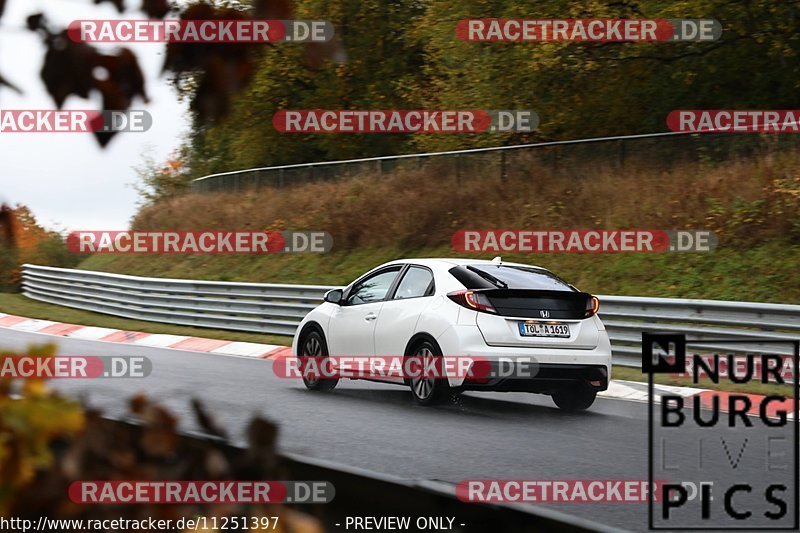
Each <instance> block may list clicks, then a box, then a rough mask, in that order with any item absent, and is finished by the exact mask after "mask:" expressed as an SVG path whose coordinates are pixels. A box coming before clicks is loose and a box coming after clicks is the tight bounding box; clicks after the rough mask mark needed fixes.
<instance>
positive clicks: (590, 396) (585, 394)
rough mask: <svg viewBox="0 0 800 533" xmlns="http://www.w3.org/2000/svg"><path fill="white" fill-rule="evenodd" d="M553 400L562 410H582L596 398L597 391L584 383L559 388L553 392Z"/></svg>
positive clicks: (589, 405)
mask: <svg viewBox="0 0 800 533" xmlns="http://www.w3.org/2000/svg"><path fill="white" fill-rule="evenodd" d="M552 396H553V402H554V403H555V404H556V405H557V406H558V408H559V409H562V410H564V411H583V410H585V409H588V408H589V407H591V406H592V404H593V403H594V400H595V398H597V391H595V390H592V389H590V388H589V387H587V386H586V385H581V386H580V387H574V388H569V389H564V390H560V391H558V392H554V393H553V395H552Z"/></svg>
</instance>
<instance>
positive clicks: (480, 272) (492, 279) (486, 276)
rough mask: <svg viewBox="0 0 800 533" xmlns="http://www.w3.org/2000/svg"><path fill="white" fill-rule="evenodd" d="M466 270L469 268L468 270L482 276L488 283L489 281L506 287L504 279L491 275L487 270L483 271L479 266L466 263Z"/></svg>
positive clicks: (502, 287) (497, 285)
mask: <svg viewBox="0 0 800 533" xmlns="http://www.w3.org/2000/svg"><path fill="white" fill-rule="evenodd" d="M467 270H469V271H470V272H474V273H476V274H477V275H479V276H480V277H482V278H483V279H485V280H486V281H488V282H489V283H491V284H492V285H494V286H495V287H500V288H501V289H507V288H508V283H506V282H505V281H503V280H501V279H497V278H496V277H494V276H492V275H491V274H489V273H488V272H484V271H483V270H481V269H480V268H475V267H474V266H472V265H467Z"/></svg>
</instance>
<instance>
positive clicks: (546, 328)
mask: <svg viewBox="0 0 800 533" xmlns="http://www.w3.org/2000/svg"><path fill="white" fill-rule="evenodd" d="M519 334H520V335H522V336H523V337H569V324H559V323H555V324H554V323H544V322H520V324H519Z"/></svg>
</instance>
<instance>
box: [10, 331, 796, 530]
mask: <svg viewBox="0 0 800 533" xmlns="http://www.w3.org/2000/svg"><path fill="white" fill-rule="evenodd" d="M42 342H55V343H56V344H57V345H58V346H59V353H60V354H63V355H96V356H101V355H106V356H109V355H139V356H145V357H148V358H150V359H151V361H152V363H153V373H152V374H151V375H150V376H149V377H147V378H142V379H94V380H53V381H52V382H51V383H53V384H54V386H55V387H56V388H58V389H59V390H61V391H63V392H65V393H67V394H69V395H74V396H80V397H82V398H84V399H86V400H87V401H88V403H90V404H91V405H92V406H95V407H99V408H101V409H103V411H104V412H105V413H107V414H109V415H117V416H119V415H123V414H125V413H126V412H127V399H128V398H129V397H130V396H132V395H134V394H136V393H139V392H144V393H146V394H147V395H148V396H149V397H150V398H151V399H155V400H158V401H159V402H161V403H162V404H163V405H166V406H167V407H169V408H170V409H171V410H172V411H173V412H174V413H176V414H178V415H179V416H180V419H181V424H182V428H183V429H187V430H196V429H198V427H197V426H196V425H195V422H194V419H193V414H192V412H191V410H190V406H189V401H190V399H191V398H193V397H197V398H200V399H201V400H202V401H203V402H204V403H205V404H206V406H207V407H208V409H209V410H210V411H211V412H212V413H214V414H215V415H216V416H217V417H218V419H219V421H220V422H221V423H222V424H223V425H224V426H225V427H226V428H227V429H228V431H229V433H230V434H231V435H233V436H234V437H237V436H240V435H242V434H243V431H244V427H245V426H246V424H247V423H248V421H249V420H250V418H251V417H252V416H254V415H260V416H263V417H266V418H268V419H271V420H273V421H275V422H276V423H278V424H279V426H280V438H279V446H280V448H281V450H282V451H285V452H292V453H295V454H300V455H304V456H309V457H315V458H320V459H325V460H328V461H335V462H338V463H343V464H346V465H351V466H355V467H359V468H363V469H367V470H371V471H375V472H381V473H384V474H389V475H393V476H396V477H399V478H404V479H431V480H440V481H444V482H448V483H457V482H459V481H461V480H465V479H535V480H561V479H632V480H646V479H647V475H648V473H647V472H648V471H647V464H648V438H647V404H645V403H639V402H631V401H622V400H612V399H602V398H598V400H597V401H596V403H595V404H594V406H593V407H592V408H591V409H590V410H589V411H587V412H583V413H577V414H569V413H565V412H562V411H560V410H558V409H557V408H556V407H555V406H554V405H553V403H552V402H551V400H550V398H549V397H546V396H540V395H533V394H522V393H468V394H464V395H462V396H461V397H460V399H459V400H458V401H457V402H454V403H451V404H448V405H445V406H441V407H434V408H426V407H421V406H417V405H415V404H414V403H413V401H412V399H411V396H410V393H409V391H408V390H407V389H406V388H404V387H399V386H393V385H388V384H381V383H374V382H367V381H346V380H345V381H340V383H339V386H338V387H337V388H336V390H335V391H333V392H332V393H323V394H321V393H315V392H311V391H307V390H306V389H305V388H304V387H303V384H302V383H301V382H299V381H295V380H289V379H282V378H278V377H276V376H275V375H274V373H273V371H272V363H271V362H269V361H265V360H260V359H250V358H244V357H230V356H220V355H214V354H207V353H199V352H189V351H181V350H172V349H161V348H151V347H143V346H130V345H125V344H114V343H107V342H98V341H87V340H80V339H70V338H64V337H53V336H49V335H42V334H36V333H28V332H21V331H14V330H10V329H6V328H0V346H2V347H3V349H9V348H10V349H13V350H16V351H18V352H19V353H24V351H25V349H26V347H27V346H29V345H31V344H34V343H42ZM789 427H791V426H789ZM682 431H686V432H687V433H686V435H687V439H686V442H694V440H696V439H693V435H691V434H690V433H689V432H690V431H691V430H689V429H682ZM736 431H738V433H736V434H735V435H737V436H744V435H745V433H744V432H745V431H750V433H748V435H750V436H753V437H755V436H756V435H755V434H754V433H753V431H761V430H759V429H754V430H746V429H741V428H740V429H738V430H736ZM787 434H788V435H790V434H789V433H787ZM717 440H718V439H717ZM740 440H741V439H740ZM709 446H716V449H717V452H719V450H721V448H720V447H719V444H718V443H717V444H714V443H711V444H710V445H709ZM730 446H731V450H730V453H731V454H737V453H738V450H739V446H740V443H739V442H737V443H731V444H730ZM766 453H767V450H766V444H765V443H764V441H763V440H761V439H758V438H751V439H750V442H749V443H748V448H747V449H746V453H745V454H743V455H742V460H741V461H740V462H739V463H738V465H737V468H735V469H734V468H732V467H731V466H730V465H729V462H730V461H729V459H727V458H726V457H725V454H724V453H721V452H719V453H710V454H709V453H706V455H707V456H709V455H710V458H707V460H706V463H705V465H706V468H709V469H710V470H708V472H713V473H714V474H713V477H712V476H710V475H709V476H707V477H708V478H712V479H717V480H719V481H721V482H726V483H727V482H731V483H732V482H736V481H742V480H747V481H749V482H752V483H754V484H765V483H767V482H769V481H770V479H772V477H773V476H774V474H772V473H770V472H769V470H767V468H766V465H765V459H764V458H765V457H766ZM697 454H698V453H697V450H696V449H695V448H693V447H691V446H687V447H686V448H681V449H676V450H675V452H674V455H672V456H671V458H670V460H674V461H680V462H682V463H683V462H692V461H696V459H695V458H696V456H697ZM734 459H735V457H734ZM715 500H716V501H717V502H719V501H720V500H721V498H719V499H716V497H715ZM761 501H763V498H762V499H761ZM792 505H793V501H792V499H791V498H789V506H790V508H791V509H792V510H791V512H792V513H793V512H794V510H793V508H792ZM547 507H549V508H552V509H554V510H558V511H560V512H563V513H567V514H571V515H576V516H580V517H582V518H589V519H591V520H593V521H596V522H597V523H600V524H605V525H609V526H614V527H619V528H623V529H626V530H631V531H644V530H647V504H646V503H603V504H598V503H558V504H547ZM769 508H771V507H766V508H765V509H769ZM716 510H717V509H716V508H715V511H716ZM758 512H759V513H760V512H761V510H759V511H758Z"/></svg>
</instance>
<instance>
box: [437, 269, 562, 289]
mask: <svg viewBox="0 0 800 533" xmlns="http://www.w3.org/2000/svg"><path fill="white" fill-rule="evenodd" d="M450 273H451V274H452V275H453V276H454V277H455V278H456V279H457V280H458V281H460V282H461V283H462V284H463V285H464V286H465V287H466V288H468V289H497V288H501V287H502V284H506V285H507V288H509V289H541V290H549V291H572V290H574V289H573V288H572V287H570V286H569V284H568V283H567V282H566V281H564V280H563V279H561V278H559V277H558V276H556V275H555V274H553V273H552V272H548V271H547V270H540V269H538V268H530V267H519V266H511V265H470V268H467V267H466V266H457V267H453V268H451V269H450ZM492 279H495V280H498V283H495V282H493V281H492Z"/></svg>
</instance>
